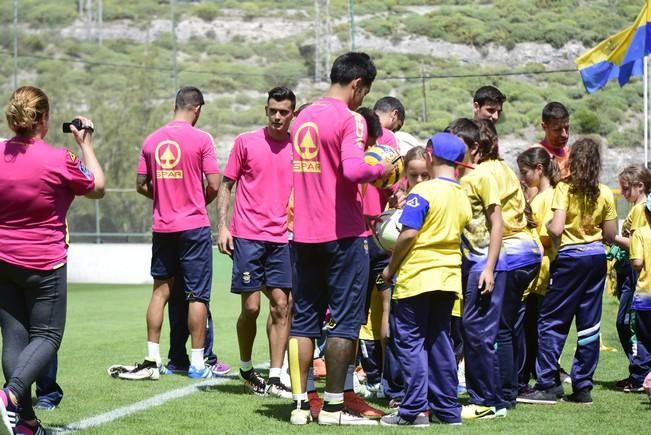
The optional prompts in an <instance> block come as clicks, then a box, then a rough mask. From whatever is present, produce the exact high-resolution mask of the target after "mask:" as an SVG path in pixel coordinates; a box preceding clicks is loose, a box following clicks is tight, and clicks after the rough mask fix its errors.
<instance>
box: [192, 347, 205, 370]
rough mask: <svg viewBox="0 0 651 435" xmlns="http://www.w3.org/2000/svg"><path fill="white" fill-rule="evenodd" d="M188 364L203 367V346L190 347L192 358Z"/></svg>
mask: <svg viewBox="0 0 651 435" xmlns="http://www.w3.org/2000/svg"><path fill="white" fill-rule="evenodd" d="M190 365H191V366H192V367H194V368H195V369H203V367H204V366H205V364H204V362H203V348H201V349H192V359H191V360H190Z"/></svg>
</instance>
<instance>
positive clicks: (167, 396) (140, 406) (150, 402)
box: [55, 377, 230, 433]
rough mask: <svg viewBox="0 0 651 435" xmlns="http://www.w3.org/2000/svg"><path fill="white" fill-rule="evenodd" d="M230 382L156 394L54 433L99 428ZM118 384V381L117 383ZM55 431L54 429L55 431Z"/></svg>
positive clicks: (207, 382) (208, 382)
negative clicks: (209, 387) (203, 389)
mask: <svg viewBox="0 0 651 435" xmlns="http://www.w3.org/2000/svg"><path fill="white" fill-rule="evenodd" d="M228 380H230V379H229V378H226V377H223V378H215V379H207V380H205V381H203V382H199V383H197V384H192V385H188V386H186V387H183V388H177V389H176V390H171V391H167V392H165V393H161V394H157V395H155V396H152V397H150V398H149V399H146V400H142V401H140V402H136V403H133V404H131V405H127V406H123V407H121V408H117V409H114V410H112V411H108V412H105V413H103V414H99V415H96V416H94V417H89V418H85V419H83V420H79V421H77V422H75V423H70V424H68V425H66V426H65V427H63V428H61V429H60V430H58V431H56V432H57V433H72V432H75V431H78V430H83V429H89V428H91V427H95V426H100V425H102V424H106V423H110V422H112V421H115V420H117V419H120V418H122V417H126V416H127V415H131V414H135V413H137V412H141V411H146V410H148V409H150V408H153V407H155V406H159V405H162V404H163V403H165V402H169V401H170V400H174V399H178V398H181V397H185V396H189V395H190V394H194V393H196V392H197V391H199V388H200V387H208V386H213V385H220V384H223V383H224V382H226V381H228ZM118 382H120V381H118ZM55 430H56V429H55Z"/></svg>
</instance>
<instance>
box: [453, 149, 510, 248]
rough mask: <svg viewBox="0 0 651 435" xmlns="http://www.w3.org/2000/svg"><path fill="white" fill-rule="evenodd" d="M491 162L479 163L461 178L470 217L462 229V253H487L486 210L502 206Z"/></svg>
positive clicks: (488, 234)
mask: <svg viewBox="0 0 651 435" xmlns="http://www.w3.org/2000/svg"><path fill="white" fill-rule="evenodd" d="M489 163H491V162H484V163H480V164H479V165H477V166H476V167H475V169H473V170H471V171H466V175H464V177H463V178H462V179H461V186H462V187H463V189H464V190H465V192H466V194H467V195H468V199H469V200H470V207H471V211H472V218H471V219H470V223H469V224H468V226H467V227H466V228H465V229H464V230H463V239H462V248H463V252H464V255H465V256H466V257H470V255H471V254H474V255H482V256H486V255H488V245H489V243H490V229H489V227H488V222H487V220H486V210H487V209H488V207H490V206H491V205H498V206H500V207H501V206H502V201H501V200H500V190H499V187H498V185H497V181H496V180H495V179H494V178H493V176H492V170H491V169H492V167H491V165H489Z"/></svg>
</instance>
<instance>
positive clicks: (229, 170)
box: [224, 136, 244, 181]
mask: <svg viewBox="0 0 651 435" xmlns="http://www.w3.org/2000/svg"><path fill="white" fill-rule="evenodd" d="M242 145H243V144H242V139H241V137H240V136H238V137H237V138H236V139H235V144H234V145H233V149H232V150H231V154H230V155H229V156H228V162H227V163H226V168H224V177H226V178H230V179H231V180H233V181H237V179H238V178H240V175H241V174H242V162H243V161H244V155H243V153H244V147H243V146H242Z"/></svg>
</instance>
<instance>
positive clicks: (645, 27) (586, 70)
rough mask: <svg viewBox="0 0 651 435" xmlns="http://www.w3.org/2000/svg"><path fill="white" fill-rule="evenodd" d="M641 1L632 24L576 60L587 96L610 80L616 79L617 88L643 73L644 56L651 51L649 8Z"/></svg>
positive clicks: (650, 17) (646, 2)
mask: <svg viewBox="0 0 651 435" xmlns="http://www.w3.org/2000/svg"><path fill="white" fill-rule="evenodd" d="M649 3H651V1H650V0H647V1H645V2H644V7H643V8H642V11H641V12H640V14H639V15H638V16H637V19H636V20H635V23H634V24H633V25H632V26H631V27H629V28H627V29H626V30H622V31H621V32H619V33H617V34H616V35H613V36H611V37H610V38H608V39H606V40H605V41H602V42H600V43H599V44H598V45H597V46H596V47H594V48H592V49H591V50H590V51H588V52H586V53H584V54H582V55H581V56H579V57H578V58H577V59H576V66H577V68H578V69H579V72H580V73H581V78H582V79H583V85H584V86H585V89H586V90H587V91H588V93H590V94H591V93H593V92H595V91H598V90H599V89H601V88H603V87H604V86H606V83H607V82H608V81H609V80H613V79H618V81H619V85H620V86H624V85H625V84H626V83H628V80H629V79H630V78H631V76H641V75H643V74H644V57H645V56H646V55H648V54H649V52H651V7H650V5H649Z"/></svg>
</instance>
